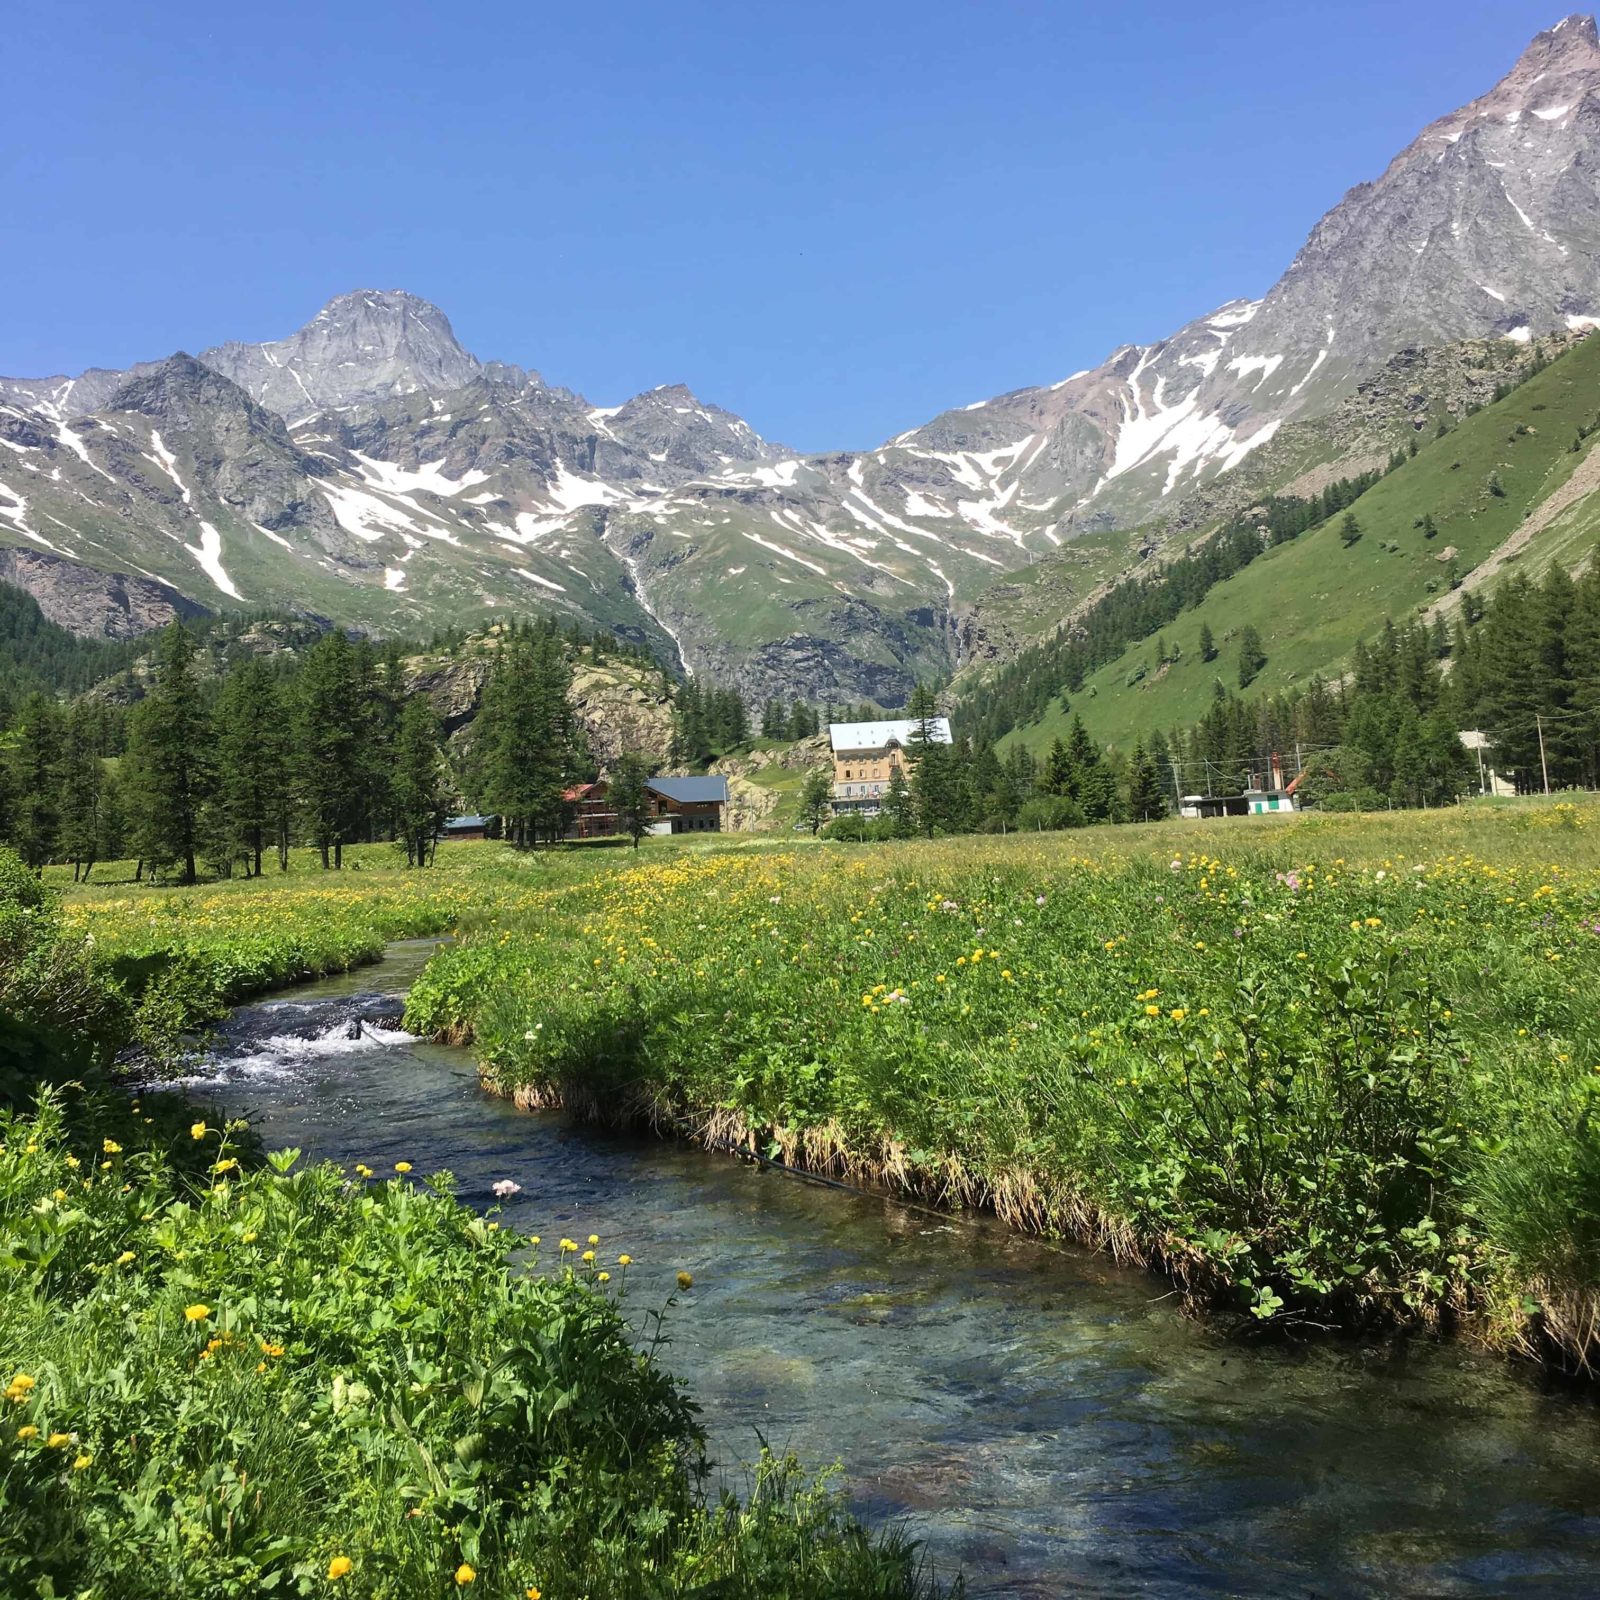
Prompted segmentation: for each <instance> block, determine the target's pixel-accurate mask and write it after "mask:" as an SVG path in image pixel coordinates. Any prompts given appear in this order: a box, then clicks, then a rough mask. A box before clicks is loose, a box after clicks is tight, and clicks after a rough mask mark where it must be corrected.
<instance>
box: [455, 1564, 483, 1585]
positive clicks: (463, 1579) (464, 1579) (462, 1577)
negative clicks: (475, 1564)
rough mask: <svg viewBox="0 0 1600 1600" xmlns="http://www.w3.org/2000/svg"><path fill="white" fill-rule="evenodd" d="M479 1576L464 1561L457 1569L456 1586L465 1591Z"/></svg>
mask: <svg viewBox="0 0 1600 1600" xmlns="http://www.w3.org/2000/svg"><path fill="white" fill-rule="evenodd" d="M477 1576H478V1574H477V1573H476V1572H474V1571H473V1570H472V1568H471V1567H470V1566H469V1565H468V1564H467V1563H466V1562H465V1561H463V1562H462V1563H461V1565H460V1566H459V1567H457V1568H456V1585H457V1587H458V1588H462V1589H465V1588H466V1586H467V1585H468V1584H469V1583H471V1582H472V1580H473V1579H474V1578H476V1577H477Z"/></svg>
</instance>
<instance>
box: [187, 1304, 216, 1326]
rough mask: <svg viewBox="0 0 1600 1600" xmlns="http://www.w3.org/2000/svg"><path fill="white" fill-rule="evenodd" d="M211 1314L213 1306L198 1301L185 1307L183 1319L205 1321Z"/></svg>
mask: <svg viewBox="0 0 1600 1600" xmlns="http://www.w3.org/2000/svg"><path fill="white" fill-rule="evenodd" d="M210 1315H211V1307H210V1306H208V1305H205V1304H203V1303H202V1302H199V1301H196V1303H195V1304H194V1305H192V1306H185V1307H184V1308H183V1320H184V1321H185V1322H204V1321H205V1320H206V1318H207V1317H209V1316H210Z"/></svg>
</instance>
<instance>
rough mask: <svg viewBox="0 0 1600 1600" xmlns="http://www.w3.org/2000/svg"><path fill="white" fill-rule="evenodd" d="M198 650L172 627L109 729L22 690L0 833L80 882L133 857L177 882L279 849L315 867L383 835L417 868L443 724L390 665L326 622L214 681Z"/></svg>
mask: <svg viewBox="0 0 1600 1600" xmlns="http://www.w3.org/2000/svg"><path fill="white" fill-rule="evenodd" d="M197 653H198V644H197V641H196V638H195V635H194V634H193V633H192V632H191V631H190V630H189V629H188V628H186V627H185V626H183V625H182V624H181V623H176V622H175V623H172V624H171V625H169V626H168V627H167V628H166V629H165V630H164V631H163V632H162V634H161V636H160V640H159V642H158V644H157V646H156V650H155V655H154V659H153V662H152V664H151V669H150V682H149V687H148V692H147V693H146V694H145V695H144V697H143V698H142V699H140V700H139V701H137V702H136V703H135V704H134V705H133V706H132V707H131V708H129V709H128V711H127V713H126V717H125V719H122V720H120V723H119V719H116V718H109V717H108V716H107V714H106V712H105V710H104V708H103V705H101V704H99V703H97V702H96V701H95V700H94V699H92V698H90V699H84V700H80V701H78V702H77V703H76V704H74V705H71V706H70V707H69V706H63V705H62V704H61V703H60V702H59V701H57V700H56V699H54V698H53V697H52V696H49V695H47V694H44V693H42V692H37V691H36V692H34V693H32V694H30V695H29V696H27V698H26V699H25V700H24V701H23V703H22V705H21V707H20V708H19V710H18V712H17V715H16V717H15V719H14V722H13V725H12V729H11V733H10V737H9V741H8V744H7V747H6V750H5V759H4V761H3V763H0V839H3V840H4V841H5V842H7V843H10V844H12V845H14V846H15V848H16V849H17V851H18V853H19V854H20V855H21V856H22V858H23V859H24V860H25V861H26V862H28V863H29V864H30V865H31V866H34V867H40V866H42V865H44V864H45V863H46V862H51V861H61V862H67V863H70V864H71V865H72V867H73V872H74V876H75V877H81V878H87V877H88V876H89V874H90V873H91V872H92V871H93V869H94V866H95V863H96V862H97V861H103V860H113V859H115V860H122V859H128V858H133V859H135V860H136V861H137V862H138V873H139V875H140V876H144V875H145V874H147V873H148V874H150V875H151V876H157V877H163V878H166V877H174V878H176V879H177V880H178V881H179V882H184V883H192V882H194V881H195V880H196V878H197V877H198V876H199V874H200V870H201V869H202V867H203V868H205V869H206V870H208V871H210V872H212V873H215V874H217V875H219V876H227V875H231V874H232V873H234V872H236V871H237V872H244V873H247V874H259V873H261V872H262V871H263V869H264V863H265V862H266V861H267V860H268V859H270V858H272V857H274V856H275V857H276V859H277V863H278V865H279V867H280V868H282V867H285V866H286V865H287V863H288V854H289V848H290V845H291V843H292V842H295V841H300V840H303V841H304V842H306V843H309V844H311V845H313V846H315V847H316V848H317V849H318V851H319V852H320V854H321V858H322V862H323V865H324V866H325V867H326V866H331V867H338V866H340V865H342V861H343V851H344V847H345V846H346V845H347V844H351V843H355V842H357V841H363V840H372V839H379V838H386V839H391V838H392V839H397V840H401V841H403V842H404V843H405V845H406V850H407V855H408V857H409V858H410V859H411V860H413V861H415V862H418V863H425V862H426V861H427V860H428V859H430V857H431V854H432V849H433V840H434V838H435V837H436V835H437V833H438V829H439V825H440V824H441V823H442V821H443V818H444V815H445V811H446V803H447V798H448V795H449V793H450V788H451V784H450V774H449V771H448V768H447V767H446V765H445V762H444V759H443V755H442V752H441V743H442V732H441V729H440V726H439V719H438V717H437V715H436V714H435V712H434V710H433V707H432V705H431V703H430V702H429V701H428V699H427V697H426V696H425V695H420V694H414V695H408V694H407V693H406V692H405V689H404V685H403V682H402V680H401V676H400V666H399V660H398V657H397V656H395V655H393V654H392V653H391V654H389V655H388V656H387V657H385V656H384V655H381V654H380V653H379V651H378V650H377V649H376V648H375V647H374V646H372V645H371V644H370V643H368V642H367V641H365V640H357V639H351V638H350V637H349V636H348V635H346V634H344V633H343V632H341V631H339V630H337V629H335V630H333V631H332V632H329V633H327V634H324V635H323V636H322V637H321V638H320V639H318V640H317V642H316V643H315V644H314V645H312V647H311V648H310V649H309V650H307V651H306V653H305V655H304V658H303V659H302V660H300V661H298V662H295V663H291V662H290V661H289V660H288V659H287V658H279V659H276V660H273V659H268V658H265V657H260V656H253V657H249V658H247V659H245V660H242V661H239V662H236V663H234V664H233V665H232V666H230V667H229V668H228V669H227V670H226V671H225V672H224V673H222V674H221V675H220V676H209V677H208V676H207V675H205V674H204V673H202V672H201V671H200V670H199V667H198V664H197V659H196V658H197ZM111 728H116V729H118V731H120V733H121V735H122V738H121V745H120V750H119V749H114V748H111V746H112V745H113V744H114V742H115V740H114V735H113V734H112V733H110V732H108V729H111ZM112 757H115V758H116V759H110V758H112Z"/></svg>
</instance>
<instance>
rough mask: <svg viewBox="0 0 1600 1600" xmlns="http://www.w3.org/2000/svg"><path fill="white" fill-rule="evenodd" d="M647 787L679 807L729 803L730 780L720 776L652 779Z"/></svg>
mask: <svg viewBox="0 0 1600 1600" xmlns="http://www.w3.org/2000/svg"><path fill="white" fill-rule="evenodd" d="M645 787H646V788H647V789H650V790H653V791H654V792H655V793H656V794H658V795H661V796H662V797H663V798H664V799H667V800H676V801H677V802H678V804H679V805H706V804H709V803H712V802H715V803H716V804H717V805H719V806H725V805H726V804H727V803H728V780H727V779H726V778H724V777H722V776H721V775H720V774H719V775H717V776H715V777H710V778H651V779H650V780H649V782H648V783H646V785H645Z"/></svg>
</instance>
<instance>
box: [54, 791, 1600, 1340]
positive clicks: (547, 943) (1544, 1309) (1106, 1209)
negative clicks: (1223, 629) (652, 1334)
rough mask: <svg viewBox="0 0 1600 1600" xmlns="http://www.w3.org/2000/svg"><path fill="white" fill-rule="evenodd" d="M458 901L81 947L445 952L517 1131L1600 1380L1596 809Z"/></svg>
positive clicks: (463, 880)
mask: <svg viewBox="0 0 1600 1600" xmlns="http://www.w3.org/2000/svg"><path fill="white" fill-rule="evenodd" d="M441 863H442V864H441V866H440V868H438V869H435V871H433V872H430V873H425V874H406V873H404V872H401V871H398V870H394V869H392V868H387V867H385V866H384V865H382V863H381V861H380V860H379V859H378V857H377V856H376V855H374V857H373V859H371V860H370V861H366V862H364V863H363V867H362V869H361V870H358V871H356V872H354V873H350V874H348V875H347V876H346V877H345V878H343V879H342V880H335V881H333V882H330V881H329V879H328V878H326V877H325V876H323V875H322V874H320V873H317V872H310V871H297V872H292V873H290V874H288V875H286V876H285V877H282V878H274V877H271V876H269V877H268V878H266V879H264V880H261V881H260V882H255V883H250V882H241V883H232V884H224V885H216V886H211V887H208V888H201V889H196V890H160V891H150V890H143V889H137V888H128V887H126V886H121V885H114V886H109V887H106V888H102V889H91V890H90V891H88V892H87V893H80V894H78V895H77V896H76V897H75V898H74V899H73V901H72V902H71V904H70V907H69V913H68V914H69V917H70V919H71V922H72V925H73V926H74V927H75V928H77V929H81V930H83V931H85V932H88V933H92V934H93V935H94V937H95V939H96V940H97V948H98V949H100V950H101V951H102V953H104V954H107V955H109V956H111V957H113V958H114V959H116V960H117V961H127V960H132V961H134V962H139V961H143V960H146V959H147V958H149V957H150V956H151V955H152V954H158V953H161V952H166V953H167V955H163V956H162V959H163V960H167V959H172V960H175V961H176V962H177V963H178V964H179V968H180V970H188V967H187V965H186V964H194V965H196V966H197V968H198V970H199V971H200V972H201V973H202V975H203V976H204V977H205V978H206V981H207V983H208V984H209V985H210V986H209V988H206V987H205V986H204V985H201V986H197V988H196V991H195V992H196V993H198V994H200V995H201V997H202V998H206V997H209V1002H208V1003H210V1004H212V1005H213V1006H214V1005H216V1004H219V1003H220V1001H221V999H222V998H224V997H230V996H231V997H236V996H237V995H238V994H240V993H242V992H249V991H250V990H253V989H255V988H259V987H263V986H265V985H267V984H270V983H272V982H276V981H282V978H283V976H284V975H286V974H293V973H301V972H309V971H316V970H327V969H328V968H331V967H333V966H338V965H348V964H350V962H351V961H353V960H359V959H364V958H365V957H366V956H367V955H370V954H373V953H375V952H376V950H377V949H378V948H379V947H380V946H381V944H382V943H383V942H384V941H385V940H387V939H390V938H395V937H402V936H406V935H412V934H420V933H430V932H437V931H442V930H443V929H446V928H455V929H456V930H457V931H459V932H460V933H461V934H462V935H463V939H462V942H461V943H460V944H459V945H457V946H453V947H451V948H448V949H446V950H445V951H443V952H442V953H441V954H440V955H439V956H437V957H436V958H435V959H434V961H433V962H432V963H431V964H430V966H429V968H428V970H427V972H426V973H425V975H424V976H423V978H422V980H421V981H420V982H419V983H418V984H417V986H416V988H415V989H414V991H413V994H412V998H411V1006H410V1017H411V1022H412V1025H413V1026H415V1027H418V1028H422V1029H426V1030H428V1031H431V1032H436V1033H439V1034H442V1035H446V1036H449V1037H453V1038H458V1039H471V1040H473V1041H474V1044H475V1048H476V1051H477V1053H478V1056H479V1058H480V1060H481V1062H482V1063H483V1067H484V1071H485V1074H486V1077H487V1078H488V1080H489V1081H490V1082H491V1083H492V1085H493V1086H495V1087H496V1088H498V1089H500V1090H501V1091H503V1092H506V1093H511V1094H515V1095H517V1096H519V1097H520V1098H521V1099H523V1100H524V1101H525V1102H527V1103H553V1102H557V1101H559V1102H562V1103H565V1104H568V1105H570V1106H572V1107H573V1108H574V1109H576V1110H578V1111H580V1112H583V1113H586V1114H591V1115H598V1116H604V1117H616V1118H626V1117H632V1118H639V1117H648V1118H653V1119H655V1120H656V1121H657V1122H658V1123H660V1124H662V1125H663V1126H664V1127H669V1128H672V1129H676V1130H678V1131H682V1132H685V1133H687V1134H689V1135H690V1136H692V1137H699V1138H703V1139H705V1140H707V1141H709V1142H712V1143H736V1144H739V1145H741V1146H743V1147H745V1148H750V1149H754V1150H758V1151H761V1152H763V1153H772V1154H774V1155H777V1156H780V1157H782V1158H784V1159H787V1160H790V1161H793V1162H796V1163H800V1164H805V1165H808V1166H812V1167H816V1168H819V1169H823V1170H829V1171H835V1172H845V1173H849V1174H852V1175H854V1176H856V1177H858V1178H863V1179H870V1180H873V1181H877V1182H882V1183H886V1184H890V1185H897V1186H902V1187H905V1188H907V1189H912V1190H916V1191H918V1192H921V1193H924V1194H929V1195H933V1196H936V1197H938V1198H939V1199H941V1200H944V1201H947V1202H951V1203H956V1204H964V1203H987V1204H992V1205H993V1206H994V1207H995V1208H996V1209H997V1210H998V1211H999V1212H1000V1213H1001V1214H1002V1215H1003V1216H1005V1217H1007V1218H1008V1219H1009V1220H1011V1221H1013V1222H1014V1223H1016V1224H1018V1225H1019V1226H1023V1227H1029V1228H1037V1229H1043V1230H1049V1231H1057V1232H1061V1233H1065V1234H1069V1235H1072V1236H1075V1237H1080V1238H1084V1239H1088V1240H1091V1241H1096V1242H1099V1243H1103V1244H1106V1245H1108V1246H1109V1247H1111V1248H1113V1249H1115V1250H1116V1251H1117V1252H1118V1253H1119V1254H1121V1255H1122V1256H1124V1257H1125V1258H1128V1259H1132V1260H1139V1261H1147V1262H1149V1263H1151V1264H1152V1265H1155V1266H1157V1267H1160V1268H1162V1269H1164V1270H1166V1271H1167V1272H1169V1273H1171V1274H1172V1276H1173V1277H1174V1278H1175V1279H1176V1280H1177V1281H1178V1282H1179V1283H1180V1284H1182V1285H1183V1286H1184V1287H1185V1288H1186V1289H1187V1290H1188V1291H1189V1293H1190V1294H1191V1295H1192V1296H1193V1297H1194V1298H1195V1299H1196V1300H1205V1301H1212V1302H1220V1303H1221V1304H1223V1305H1225V1306H1233V1307H1236V1308H1238V1310H1239V1311H1241V1312H1242V1313H1245V1314H1247V1315H1248V1316H1250V1317H1253V1318H1256V1319H1259V1320H1261V1321H1264V1322H1274V1321H1276V1322H1283V1321H1289V1320H1296V1319H1297V1320H1301V1321H1308V1322H1312V1323H1332V1324H1342V1325H1355V1324H1361V1323H1368V1322H1370V1323H1383V1322H1399V1323H1401V1324H1420V1325H1424V1326H1431V1325H1436V1324H1440V1323H1451V1322H1457V1321H1460V1320H1462V1319H1466V1320H1467V1322H1468V1325H1469V1326H1470V1328H1471V1330H1472V1332H1473V1333H1474V1334H1475V1335H1477V1336H1478V1337H1481V1338H1483V1339H1484V1340H1485V1341H1487V1342H1488V1343H1490V1344H1492V1345H1495V1346H1497V1347H1501V1348H1516V1349H1519V1350H1522V1351H1524V1352H1525V1353H1528V1354H1530V1355H1533V1356H1536V1357H1538V1358H1540V1359H1544V1360H1548V1361H1552V1362H1555V1363H1559V1364H1561V1365H1565V1366H1574V1367H1577V1366H1583V1365H1586V1364H1588V1363H1590V1362H1592V1361H1594V1360H1595V1359H1596V1357H1597V1355H1600V1333H1597V1316H1600V1294H1597V1290H1596V1285H1597V1283H1600V1135H1597V1134H1596V1132H1595V1126H1596V1124H1595V1121H1594V1118H1593V1116H1592V1112H1591V1108H1592V1106H1593V1103H1594V1097H1595V1094H1596V1092H1597V1086H1600V1073H1597V1072H1596V1070H1595V1069H1596V1068H1597V1067H1600V1017H1597V1014H1596V1013H1595V1010H1594V1007H1593V1006H1592V1004H1591V1003H1590V997H1591V996H1592V994H1593V993H1594V992H1595V981H1596V978H1597V977H1600V970H1597V968H1600V932H1597V929H1600V807H1597V806H1596V805H1595V804H1594V803H1593V802H1590V801H1584V802H1581V803H1577V804H1572V803H1565V802H1557V803H1544V802H1519V803H1516V804H1507V805H1482V806H1473V807H1460V808H1453V809H1451V810H1448V811H1442V812H1431V813H1393V814H1382V815H1368V816H1338V817H1333V816H1330V817H1316V816H1302V817H1297V818H1293V819H1273V820H1267V819H1261V820H1259V821H1248V822H1221V823H1212V824H1193V823H1176V822H1174V823H1165V824H1158V825H1155V826H1152V827H1147V828H1119V829H1100V830H1087V831H1083V832H1079V833H1076V834H1057V835H1034V836H1028V837H1012V838H1009V839H960V840H949V841H943V840H941V841H934V842H932V843H928V842H923V841H915V842H910V843H907V844H904V845H899V846H872V847H865V848H853V847H844V846H839V845H830V844H815V843H813V842H811V841H809V840H807V841H788V840H769V841H756V840H732V839H729V840H717V839H707V840H696V841H692V842H687V843H686V842H681V841H650V842H648V843H647V845H646V848H645V849H644V850H643V851H641V852H640V853H639V854H638V855H634V854H633V853H632V852H630V851H623V850H601V851H575V852H553V853H549V854H540V855H530V856H518V855H516V854H515V853H514V852H512V851H510V850H508V849H507V848H505V847H502V846H496V845H476V846H470V845H469V846H461V847H457V848H456V849H454V850H447V851H446V852H445V853H443V854H442V856H441ZM178 1009H179V1010H185V1009H187V1010H188V1011H192V1012H194V1013H196V1014H198V1013H199V1012H201V1011H203V1009H204V1007H203V1006H202V1005H200V1004H199V1003H198V1002H194V1003H191V1002H190V1001H189V1000H186V1001H185V1002H184V1005H182V1006H180V1007H179V1008H178Z"/></svg>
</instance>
